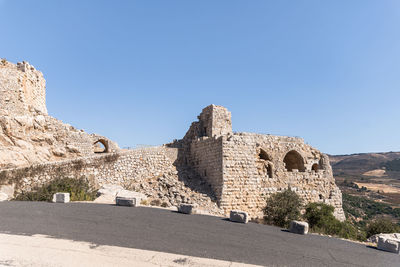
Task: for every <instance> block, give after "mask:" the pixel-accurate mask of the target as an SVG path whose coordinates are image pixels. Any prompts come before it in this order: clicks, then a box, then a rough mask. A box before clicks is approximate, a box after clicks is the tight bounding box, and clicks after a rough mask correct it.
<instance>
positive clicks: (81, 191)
mask: <svg viewBox="0 0 400 267" xmlns="http://www.w3.org/2000/svg"><path fill="white" fill-rule="evenodd" d="M57 192H63V193H70V198H71V201H91V200H94V199H95V198H96V193H97V191H94V190H92V189H91V188H90V186H89V183H88V181H87V179H86V178H85V177H81V178H79V179H73V178H58V179H55V180H53V181H51V182H50V183H49V184H47V185H44V186H42V187H36V188H34V190H32V191H29V192H22V193H21V194H19V195H18V196H17V197H16V198H15V199H14V200H22V201H52V199H53V194H55V193H57Z"/></svg>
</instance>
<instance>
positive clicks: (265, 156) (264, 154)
mask: <svg viewBox="0 0 400 267" xmlns="http://www.w3.org/2000/svg"><path fill="white" fill-rule="evenodd" d="M258 158H259V159H262V160H271V158H270V156H269V155H268V154H267V152H265V151H264V150H263V149H260V153H259V154H258Z"/></svg>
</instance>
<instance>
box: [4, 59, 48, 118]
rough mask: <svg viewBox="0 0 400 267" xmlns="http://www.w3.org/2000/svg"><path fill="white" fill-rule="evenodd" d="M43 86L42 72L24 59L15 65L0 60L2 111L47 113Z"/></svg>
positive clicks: (18, 113) (17, 113)
mask: <svg viewBox="0 0 400 267" xmlns="http://www.w3.org/2000/svg"><path fill="white" fill-rule="evenodd" d="M45 87H46V81H45V79H44V78H43V74H42V73H41V72H40V71H38V70H36V69H35V68H34V67H33V66H31V65H29V63H27V62H25V61H24V62H22V63H18V64H17V65H15V64H12V63H10V62H7V61H6V60H4V59H2V60H0V107H1V109H2V111H3V112H5V111H7V112H8V114H13V115H25V114H27V113H29V112H32V111H36V112H40V113H42V114H47V108H46V89H45Z"/></svg>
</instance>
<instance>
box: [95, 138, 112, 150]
mask: <svg viewBox="0 0 400 267" xmlns="http://www.w3.org/2000/svg"><path fill="white" fill-rule="evenodd" d="M93 151H94V153H107V152H108V145H107V142H106V141H105V140H103V139H100V140H97V141H96V142H94V144H93Z"/></svg>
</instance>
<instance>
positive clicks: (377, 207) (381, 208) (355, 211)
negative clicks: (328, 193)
mask: <svg viewBox="0 0 400 267" xmlns="http://www.w3.org/2000/svg"><path fill="white" fill-rule="evenodd" d="M343 210H344V212H345V214H346V217H349V215H350V217H355V218H358V219H362V220H363V221H367V220H372V219H374V218H375V217H377V216H383V215H391V216H393V217H394V218H399V219H400V208H392V207H391V206H390V205H388V204H386V203H382V202H377V201H374V200H370V199H368V198H365V197H358V196H352V195H349V194H346V193H343ZM360 225H365V222H364V223H361V224H360Z"/></svg>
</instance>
